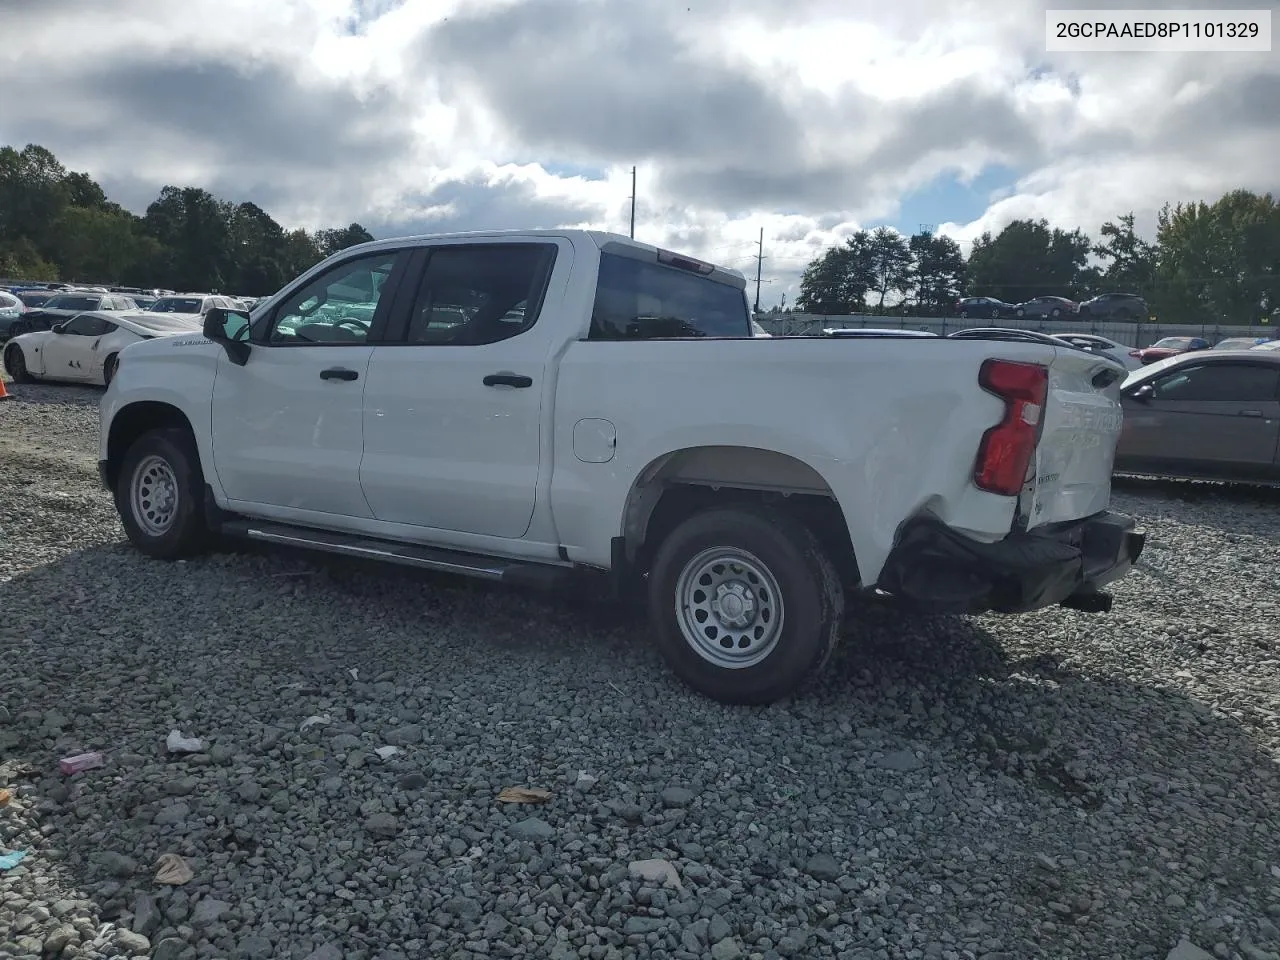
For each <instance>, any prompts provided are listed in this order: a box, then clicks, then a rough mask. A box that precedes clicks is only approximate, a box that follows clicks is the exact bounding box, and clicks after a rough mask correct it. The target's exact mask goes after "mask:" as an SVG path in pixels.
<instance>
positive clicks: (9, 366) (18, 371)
mask: <svg viewBox="0 0 1280 960" xmlns="http://www.w3.org/2000/svg"><path fill="white" fill-rule="evenodd" d="M4 368H5V369H6V370H7V371H9V376H11V377H12V378H13V382H14V383H34V382H35V377H33V376H31V374H30V373H28V372H27V358H26V357H25V356H23V354H22V348H21V347H20V346H18V345H17V344H16V343H11V344H9V346H7V347H5V351H4Z"/></svg>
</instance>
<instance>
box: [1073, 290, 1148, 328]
mask: <svg viewBox="0 0 1280 960" xmlns="http://www.w3.org/2000/svg"><path fill="white" fill-rule="evenodd" d="M1078 312H1079V315H1080V319H1081V320H1084V319H1085V318H1086V317H1087V318H1088V319H1090V320H1117V321H1120V322H1132V321H1136V320H1145V319H1147V317H1149V316H1151V308H1150V307H1149V306H1147V301H1145V300H1143V299H1142V298H1141V297H1140V296H1138V295H1137V294H1134V293H1104V294H1101V295H1099V296H1096V297H1094V298H1093V299H1092V300H1086V301H1084V303H1082V304H1080V306H1079V308H1078Z"/></svg>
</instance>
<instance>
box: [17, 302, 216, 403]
mask: <svg viewBox="0 0 1280 960" xmlns="http://www.w3.org/2000/svg"><path fill="white" fill-rule="evenodd" d="M200 328H201V324H200V320H199V318H198V317H196V318H192V317H188V316H183V315H180V314H151V313H130V314H121V313H102V312H91V313H78V314H76V315H75V316H74V317H72V318H71V319H70V320H67V321H64V322H62V323H57V324H54V326H53V329H51V330H37V331H35V332H34V333H24V334H22V335H21V336H17V337H14V338H13V339H12V340H10V341H9V343H8V344H7V345H6V346H5V348H4V367H5V369H6V370H7V371H9V376H11V377H12V378H13V380H14V382H15V383H31V382H33V381H35V380H65V381H68V382H71V383H95V384H98V385H99V386H106V385H107V384H109V383H110V382H111V378H112V377H113V376H115V372H116V367H117V366H118V365H119V356H120V351H121V350H123V349H124V348H125V347H127V346H129V345H130V344H134V343H139V342H141V341H143V340H154V339H155V338H156V337H171V336H174V335H175V334H180V333H198V332H199V331H200Z"/></svg>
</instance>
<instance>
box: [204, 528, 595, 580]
mask: <svg viewBox="0 0 1280 960" xmlns="http://www.w3.org/2000/svg"><path fill="white" fill-rule="evenodd" d="M219 530H220V531H221V532H222V533H224V534H227V535H229V536H233V537H243V538H245V539H247V540H254V541H257V542H259V543H272V544H278V545H280V546H285V547H298V548H301V549H304V550H318V551H321V552H323V553H336V554H340V555H342V556H347V557H357V558H359V559H364V560H381V561H383V562H385V563H396V564H399V565H401V566H407V567H417V568H418V569H420V570H433V571H436V572H438V573H453V574H458V575H460V576H464V577H473V578H475V579H479V580H490V581H493V582H498V583H516V584H521V585H525V586H536V587H553V586H556V585H558V584H560V583H562V582H564V581H566V580H567V579H568V578H569V577H570V576H571V575H572V573H573V568H572V567H571V566H570V565H568V564H564V565H560V564H550V563H522V562H519V561H513V560H505V559H499V558H497V557H486V556H482V555H479V554H474V553H463V552H461V551H458V550H444V549H440V548H439V547H424V546H419V545H418V544H411V543H396V542H393V541H390V540H378V539H376V538H373V537H363V536H359V535H353V534H344V533H335V532H333V531H330V530H314V529H311V528H309V527H294V526H290V525H288V524H283V523H261V522H258V521H254V520H242V519H234V520H226V521H224V522H223V523H221V524H220V525H219Z"/></svg>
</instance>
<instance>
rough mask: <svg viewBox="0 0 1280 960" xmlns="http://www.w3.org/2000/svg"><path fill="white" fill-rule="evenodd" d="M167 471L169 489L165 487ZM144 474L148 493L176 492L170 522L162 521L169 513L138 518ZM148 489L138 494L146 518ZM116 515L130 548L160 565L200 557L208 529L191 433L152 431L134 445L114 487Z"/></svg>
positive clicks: (184, 431) (196, 454)
mask: <svg viewBox="0 0 1280 960" xmlns="http://www.w3.org/2000/svg"><path fill="white" fill-rule="evenodd" d="M166 468H167V470H168V473H169V478H168V480H169V483H168V484H165V482H164V476H163V475H164V472H165V469H166ZM141 471H148V472H151V473H152V478H153V482H152V483H151V486H150V489H151V490H153V491H154V490H155V489H156V486H157V484H159V485H160V486H161V489H162V490H163V488H164V487H165V486H169V487H171V488H172V491H173V493H174V494H175V495H176V503H175V504H174V506H173V509H172V511H171V513H172V519H171V521H170V522H169V523H168V524H167V525H165V524H163V523H157V522H154V521H157V520H163V519H164V518H165V516H166V515H167V514H168V513H169V512H170V511H165V510H160V511H159V515H158V516H157V515H156V514H152V515H151V517H150V519H148V518H146V517H144V518H141V519H140V518H139V517H138V516H137V514H136V513H135V507H134V498H133V488H134V484H135V481H138V480H139V478H138V474H139V472H141ZM146 491H147V488H146V487H145V486H144V487H143V488H142V489H140V491H139V494H140V495H139V498H138V500H139V506H138V508H137V509H138V510H139V511H143V512H146V507H147V504H148V503H151V502H154V501H152V500H149V499H148V497H147V495H146ZM115 502H116V510H117V512H118V513H119V514H120V522H121V523H123V524H124V530H125V533H126V534H128V536H129V540H130V542H131V543H132V544H133V545H134V546H135V547H137V548H138V549H139V550H140V551H141V552H142V553H145V554H146V555H147V556H149V557H156V558H157V559H161V560H178V559H181V558H183V557H190V556H194V555H196V554H198V553H200V552H202V551H203V550H204V549H205V548H206V547H207V546H208V544H209V540H210V536H209V528H208V526H207V524H206V523H205V514H204V472H203V471H202V470H201V468H200V454H199V451H198V450H197V449H196V443H195V439H194V438H193V437H192V436H191V434H190V433H189V432H187V431H186V430H182V429H177V428H166V429H163V430H152V431H150V432H148V433H144V434H143V435H142V436H140V437H139V438H138V439H137V440H135V441H134V442H133V446H131V447H130V448H129V450H128V452H127V453H126V454H125V455H124V459H123V460H122V461H121V463H120V471H119V475H118V476H117V477H116V484H115Z"/></svg>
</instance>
